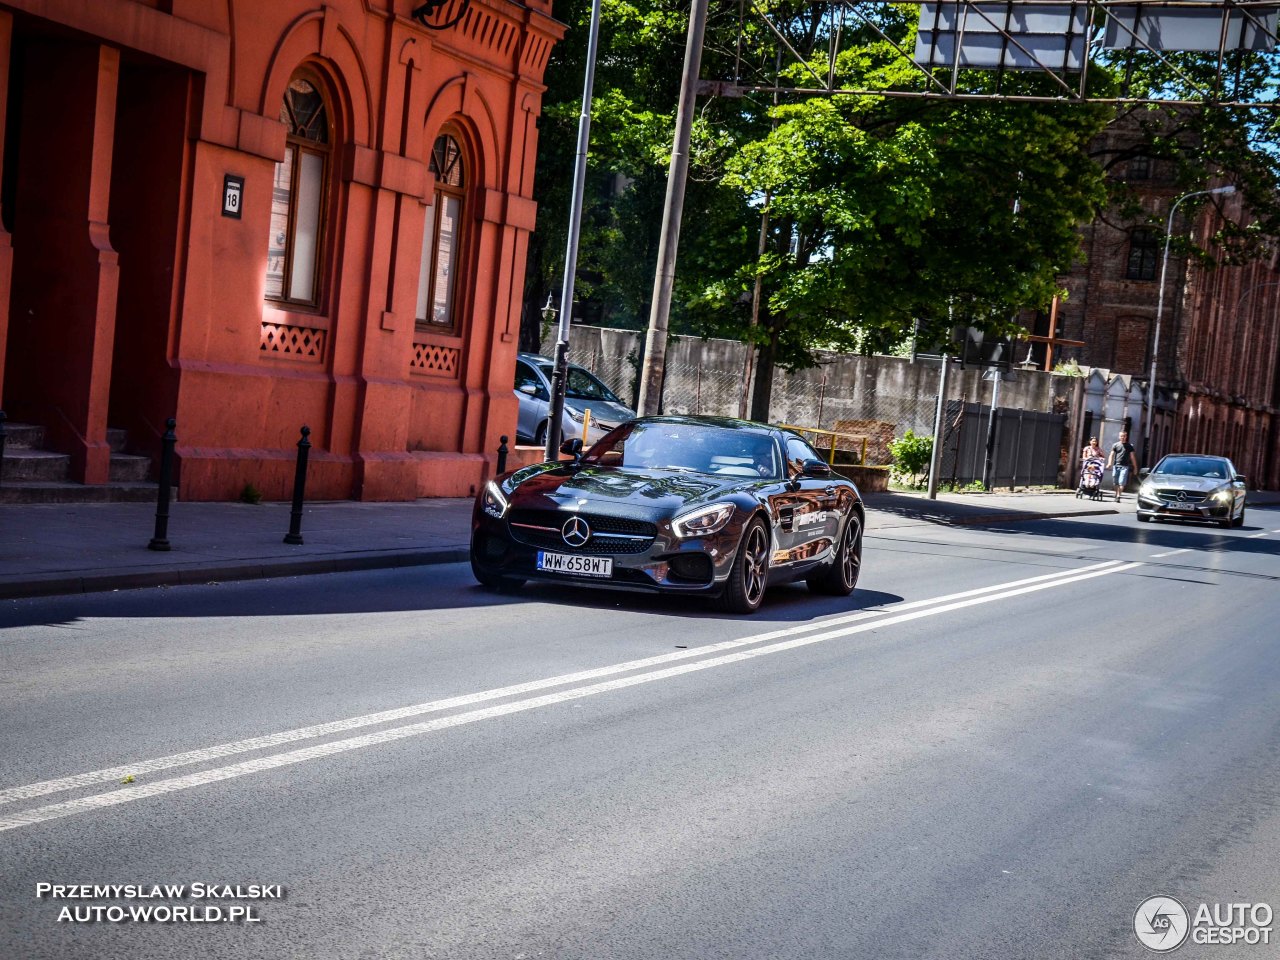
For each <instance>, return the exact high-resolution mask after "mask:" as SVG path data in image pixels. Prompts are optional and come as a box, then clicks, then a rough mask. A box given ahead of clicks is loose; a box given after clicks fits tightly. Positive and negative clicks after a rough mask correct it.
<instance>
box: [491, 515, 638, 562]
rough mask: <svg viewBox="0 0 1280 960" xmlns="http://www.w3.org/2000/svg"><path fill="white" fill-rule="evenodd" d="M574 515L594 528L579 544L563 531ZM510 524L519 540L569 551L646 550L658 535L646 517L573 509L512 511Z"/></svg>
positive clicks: (512, 531)
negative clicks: (565, 537)
mask: <svg viewBox="0 0 1280 960" xmlns="http://www.w3.org/2000/svg"><path fill="white" fill-rule="evenodd" d="M571 517H581V518H582V519H583V520H585V521H586V522H587V524H588V526H590V527H591V538H590V539H589V540H588V541H587V542H586V543H584V544H583V545H582V546H579V547H573V546H570V545H569V544H567V543H565V541H564V537H563V536H562V535H561V533H560V531H561V529H562V528H563V527H564V524H565V522H566V521H567V520H569V518H571ZM507 523H508V524H509V526H510V529H511V536H512V537H513V538H514V539H516V540H518V541H519V542H520V543H524V544H527V545H529V546H531V547H538V548H540V549H543V550H559V551H562V552H567V553H644V552H645V551H646V550H648V549H649V547H651V546H652V545H653V538H654V537H656V536H657V534H658V528H657V527H656V526H655V525H654V524H652V523H649V522H648V521H646V520H632V519H630V518H628V517H609V516H604V515H602V514H597V513H576V512H574V511H570V510H512V511H511V514H510V516H509V517H508V518H507Z"/></svg>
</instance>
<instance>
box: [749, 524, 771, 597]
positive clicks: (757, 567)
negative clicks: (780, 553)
mask: <svg viewBox="0 0 1280 960" xmlns="http://www.w3.org/2000/svg"><path fill="white" fill-rule="evenodd" d="M743 559H745V560H746V564H745V566H746V569H745V571H744V572H745V574H746V576H745V578H744V579H745V580H746V583H745V586H746V594H747V602H748V603H750V604H751V605H752V606H754V605H755V604H756V603H758V602H759V601H760V598H761V597H762V596H764V579H765V565H766V562H767V559H768V551H767V550H766V548H765V543H764V530H763V529H762V528H761V527H759V526H756V527H753V528H752V529H751V535H750V536H749V537H748V538H747V550H746V556H745V557H744V558H743Z"/></svg>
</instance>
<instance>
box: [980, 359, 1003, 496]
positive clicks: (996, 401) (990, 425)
mask: <svg viewBox="0 0 1280 960" xmlns="http://www.w3.org/2000/svg"><path fill="white" fill-rule="evenodd" d="M991 372H992V373H994V374H995V387H994V388H993V389H992V391H991V415H990V416H989V417H988V418H987V456H986V460H985V462H984V463H983V465H982V486H983V488H984V489H985V490H987V491H988V492H990V490H991V485H992V483H994V482H995V469H994V461H995V453H996V409H997V408H998V407H999V406H1000V381H1001V380H1002V379H1003V377H1002V376H1001V371H1000V369H999V368H998V367H992V368H991Z"/></svg>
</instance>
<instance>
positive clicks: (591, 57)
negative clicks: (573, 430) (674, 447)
mask: <svg viewBox="0 0 1280 960" xmlns="http://www.w3.org/2000/svg"><path fill="white" fill-rule="evenodd" d="M599 39H600V0H591V28H590V30H589V32H588V34H587V72H586V76H585V77H584V78H583V81H582V113H580V114H579V115H578V153H577V157H576V159H575V161H574V166H573V199H572V201H571V202H570V204H569V240H568V244H567V245H566V247H565V254H564V284H563V286H562V287H561V289H560V327H559V332H558V333H557V335H556V356H555V367H554V368H553V370H552V373H551V410H550V412H549V413H548V415H547V449H546V456H547V459H548V460H554V459H556V458H557V457H559V456H560V424H561V421H563V420H564V390H565V382H566V381H567V379H568V374H569V323H570V321H571V320H572V319H573V282H574V279H575V277H576V275H577V272H578V235H579V234H580V233H581V231H582V194H583V190H584V189H585V186H586V178H587V147H588V146H589V144H590V142H591V91H592V87H594V86H595V80H596V47H597V45H598V41H599Z"/></svg>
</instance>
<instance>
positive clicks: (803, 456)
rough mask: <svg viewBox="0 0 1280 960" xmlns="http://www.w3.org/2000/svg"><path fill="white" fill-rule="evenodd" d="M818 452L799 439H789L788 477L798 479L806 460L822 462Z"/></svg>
mask: <svg viewBox="0 0 1280 960" xmlns="http://www.w3.org/2000/svg"><path fill="white" fill-rule="evenodd" d="M821 459H822V458H821V457H820V456H818V454H817V452H816V451H815V450H814V449H813V447H811V446H809V444H807V443H805V442H804V441H803V440H801V439H800V438H799V437H795V436H791V437H787V476H788V477H798V476H800V474H801V473H802V472H803V471H804V462H805V461H806V460H821Z"/></svg>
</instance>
